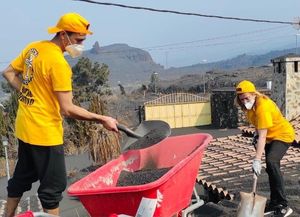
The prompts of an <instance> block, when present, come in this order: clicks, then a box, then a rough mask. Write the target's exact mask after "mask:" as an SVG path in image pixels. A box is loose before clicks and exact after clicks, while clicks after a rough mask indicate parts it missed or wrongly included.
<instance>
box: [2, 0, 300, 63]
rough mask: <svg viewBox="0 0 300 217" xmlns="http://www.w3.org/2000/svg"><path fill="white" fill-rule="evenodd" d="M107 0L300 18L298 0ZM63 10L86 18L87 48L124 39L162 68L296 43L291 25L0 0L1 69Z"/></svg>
mask: <svg viewBox="0 0 300 217" xmlns="http://www.w3.org/2000/svg"><path fill="white" fill-rule="evenodd" d="M104 2H105V1H104ZM107 2H113V3H120V4H127V5H132V6H143V7H151V8H157V9H166V10H176V11H182V12H191V13H199V14H207V15H208V14H210V15H220V16H231V17H239V18H253V19H264V20H277V21H288V22H292V21H294V18H296V17H300V1H299V0H285V1H274V0H251V1H245V0H242V1H241V0H240V1H238V0H206V1H204V0H202V1H201V0H147V1H146V0H139V1H138V0H136V1H129V0H119V1H116V0H115V1H107ZM66 12H77V13H80V14H81V15H83V16H84V17H85V18H86V19H88V20H89V21H90V23H91V27H90V29H91V30H92V31H93V32H94V34H93V35H92V36H90V37H88V39H87V40H86V42H85V46H86V49H90V48H91V47H92V45H93V44H94V43H95V42H96V41H98V42H99V44H100V46H105V45H110V44H113V43H126V44H128V45H129V46H132V47H137V48H142V49H145V50H148V51H149V52H150V54H151V55H152V57H153V59H154V61H155V62H157V63H161V64H162V65H164V66H166V67H171V66H174V67H176V66H184V65H191V64H195V63H199V62H203V63H204V62H212V61H216V60H221V59H226V58H230V57H233V56H235V55H238V54H242V53H249V54H251V53H263V52H265V51H269V50H270V49H281V48H286V47H296V42H297V37H296V34H297V33H298V34H299V31H298V32H297V30H296V29H294V28H293V27H292V26H291V25H280V24H270V23H269V24H268V23H256V22H243V21H233V20H223V19H215V18H204V17H196V16H184V15H175V14H169V13H158V12H149V11H142V10H133V9H124V8H119V7H112V6H104V5H95V4H89V3H84V2H80V1H70V0H69V1H68V0H48V1H38V0H26V1H25V0H18V1H17V0H8V1H2V2H1V15H0V18H1V19H0V24H1V34H0V41H1V47H0V63H1V66H2V67H1V68H3V64H5V65H6V64H8V62H9V61H10V60H11V59H12V58H14V57H15V56H16V55H18V53H19V51H21V49H22V48H23V47H24V46H25V45H26V44H27V43H29V42H31V41H36V40H44V39H51V37H52V36H51V35H49V34H48V33H47V28H48V27H49V26H54V25H55V24H56V22H57V21H58V19H59V17H60V16H61V15H62V14H64V13H66ZM299 36H300V35H299ZM299 36H298V44H300V37H299ZM166 45H168V46H166ZM159 46H162V47H159ZM150 48H152V49H150Z"/></svg>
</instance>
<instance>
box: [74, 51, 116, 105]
mask: <svg viewBox="0 0 300 217" xmlns="http://www.w3.org/2000/svg"><path fill="white" fill-rule="evenodd" d="M72 70H73V81H74V84H73V85H74V92H76V91H78V92H76V93H75V94H76V95H78V96H79V97H81V98H83V99H81V100H89V98H90V97H89V96H90V95H91V93H97V94H100V95H104V94H111V90H110V88H109V85H108V78H109V74H110V72H109V68H108V66H107V65H106V64H101V65H100V64H99V63H98V62H94V63H92V62H91V61H90V60H89V58H86V57H81V58H80V59H79V60H78V62H77V64H76V65H75V66H74V67H73V68H72ZM81 100H80V101H81Z"/></svg>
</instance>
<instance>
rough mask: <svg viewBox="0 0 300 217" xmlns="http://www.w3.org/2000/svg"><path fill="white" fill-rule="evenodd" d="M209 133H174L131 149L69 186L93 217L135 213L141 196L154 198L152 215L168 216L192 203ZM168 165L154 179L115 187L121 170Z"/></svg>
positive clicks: (69, 191)
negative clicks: (137, 148) (152, 144)
mask: <svg viewBox="0 0 300 217" xmlns="http://www.w3.org/2000/svg"><path fill="white" fill-rule="evenodd" d="M211 139H212V137H211V135H209V134H201V133H199V134H189V135H182V136H174V137H169V138H166V139H165V140H163V141H161V142H159V143H157V144H155V145H154V146H151V147H149V148H145V149H141V150H130V151H127V152H125V153H123V154H122V155H120V156H119V157H118V158H117V159H115V160H112V161H110V162H108V163H107V164H105V165H104V166H102V167H100V168H99V169H97V170H95V171H94V172H92V173H90V174H89V175H87V176H86V177H84V178H82V179H81V180H79V181H77V182H75V183H74V184H72V185H71V186H70V187H69V188H68V194H69V195H71V196H77V197H78V198H79V199H80V201H81V203H82V204H83V205H84V207H85V208H86V210H87V211H88V212H89V214H90V215H91V216H92V217H109V216H117V215H122V214H123V215H129V216H136V213H137V210H138V208H139V205H140V202H141V201H142V199H143V198H150V199H151V198H152V199H157V201H158V202H157V204H156V208H155V211H154V214H153V216H155V217H158V216H160V217H171V216H174V215H177V214H179V213H181V212H182V210H183V209H185V208H187V207H188V206H189V205H190V204H191V198H192V193H193V189H194V185H195V180H196V177H197V174H198V171H199V167H200V165H201V160H202V157H203V153H204V151H205V148H206V146H207V145H208V143H209V142H210V141H211ZM149 166H151V167H152V168H153V167H155V168H158V169H159V168H170V170H168V172H166V173H165V174H164V175H163V176H161V177H160V178H158V179H157V180H155V181H153V182H150V183H147V184H142V185H133V186H122V187H120V186H117V181H118V178H119V175H120V173H121V171H122V170H127V171H138V170H142V169H143V168H147V167H149Z"/></svg>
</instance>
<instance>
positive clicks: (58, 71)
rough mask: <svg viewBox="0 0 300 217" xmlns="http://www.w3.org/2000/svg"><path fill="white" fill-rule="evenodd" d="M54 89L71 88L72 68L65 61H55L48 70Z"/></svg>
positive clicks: (63, 89)
mask: <svg viewBox="0 0 300 217" xmlns="http://www.w3.org/2000/svg"><path fill="white" fill-rule="evenodd" d="M50 78H51V81H52V87H53V90H54V91H71V90H72V70H71V68H70V66H69V65H68V63H67V62H56V63H55V64H53V66H52V67H51V70H50Z"/></svg>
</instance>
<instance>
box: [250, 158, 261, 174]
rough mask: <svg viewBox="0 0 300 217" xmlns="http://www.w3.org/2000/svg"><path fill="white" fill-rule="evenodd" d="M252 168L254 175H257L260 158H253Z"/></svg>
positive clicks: (259, 169)
mask: <svg viewBox="0 0 300 217" xmlns="http://www.w3.org/2000/svg"><path fill="white" fill-rule="evenodd" d="M252 170H253V172H254V173H255V175H256V176H259V175H260V173H261V160H258V159H254V160H253V163H252Z"/></svg>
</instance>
